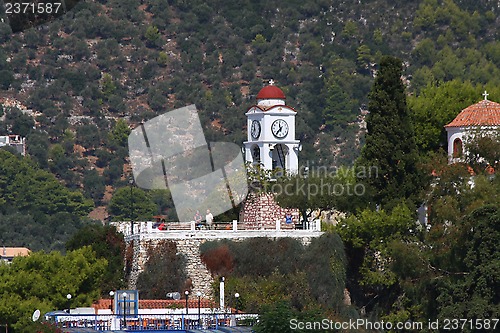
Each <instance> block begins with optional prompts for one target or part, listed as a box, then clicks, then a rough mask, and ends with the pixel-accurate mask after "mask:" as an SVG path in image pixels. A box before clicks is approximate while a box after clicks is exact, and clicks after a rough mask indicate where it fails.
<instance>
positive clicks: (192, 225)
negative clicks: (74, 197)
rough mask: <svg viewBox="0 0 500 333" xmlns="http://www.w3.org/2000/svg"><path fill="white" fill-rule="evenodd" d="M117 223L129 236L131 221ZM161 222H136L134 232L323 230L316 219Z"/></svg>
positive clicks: (120, 230) (113, 223) (115, 223)
mask: <svg viewBox="0 0 500 333" xmlns="http://www.w3.org/2000/svg"><path fill="white" fill-rule="evenodd" d="M111 224H112V225H115V226H116V228H117V229H118V231H119V232H122V233H123V234H124V235H126V236H129V235H130V234H131V232H130V221H123V222H111ZM158 227H159V223H157V222H152V221H147V222H134V230H133V234H151V233H166V232H179V231H191V232H198V231H199V232H232V231H251V230H260V231H262V230H269V231H288V232H290V231H309V232H310V231H318V232H320V231H321V221H320V220H314V221H310V222H305V223H302V222H301V223H296V224H285V223H283V221H282V220H279V219H277V220H276V221H275V224H274V225H260V226H247V227H246V226H245V224H244V223H242V222H238V221H237V220H233V221H231V222H214V224H213V225H212V227H211V228H210V229H209V228H208V227H207V226H206V225H203V224H202V225H197V224H196V222H195V221H189V222H164V229H159V228H158Z"/></svg>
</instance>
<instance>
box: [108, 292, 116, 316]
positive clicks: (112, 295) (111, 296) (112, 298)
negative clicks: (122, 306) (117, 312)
mask: <svg viewBox="0 0 500 333" xmlns="http://www.w3.org/2000/svg"><path fill="white" fill-rule="evenodd" d="M114 296H115V292H114V291H113V290H111V291H110V292H109V297H110V298H111V307H110V308H111V313H113V301H114Z"/></svg>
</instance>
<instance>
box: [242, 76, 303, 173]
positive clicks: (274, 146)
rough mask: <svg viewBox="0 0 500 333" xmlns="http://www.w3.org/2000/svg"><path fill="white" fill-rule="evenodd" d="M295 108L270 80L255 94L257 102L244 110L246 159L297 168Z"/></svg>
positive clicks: (289, 169) (289, 170)
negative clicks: (287, 103)
mask: <svg viewBox="0 0 500 333" xmlns="http://www.w3.org/2000/svg"><path fill="white" fill-rule="evenodd" d="M296 114H297V112H296V111H295V110H294V109H293V108H291V107H289V106H287V105H286V104H285V94H284V93H283V91H282V90H281V89H280V88H278V87H276V86H275V85H274V84H273V81H272V80H271V82H270V84H269V85H268V86H266V87H264V88H262V89H261V90H260V91H259V93H258V94H257V104H256V105H252V106H251V107H250V108H249V109H248V111H247V113H246V116H247V128H248V134H247V141H245V142H244V145H245V160H246V162H249V163H250V164H252V165H260V166H261V167H262V168H263V169H265V170H275V169H281V170H283V171H286V172H287V173H297V172H298V168H299V165H298V153H299V149H300V141H299V140H295V115H296Z"/></svg>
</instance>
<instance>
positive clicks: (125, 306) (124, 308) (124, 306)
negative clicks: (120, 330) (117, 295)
mask: <svg viewBox="0 0 500 333" xmlns="http://www.w3.org/2000/svg"><path fill="white" fill-rule="evenodd" d="M122 297H123V306H122V308H123V327H124V328H127V293H126V292H123V294H122Z"/></svg>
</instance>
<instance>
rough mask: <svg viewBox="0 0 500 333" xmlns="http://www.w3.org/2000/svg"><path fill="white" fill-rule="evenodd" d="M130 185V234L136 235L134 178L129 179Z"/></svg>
mask: <svg viewBox="0 0 500 333" xmlns="http://www.w3.org/2000/svg"><path fill="white" fill-rule="evenodd" d="M128 183H129V184H130V234H131V235H133V234H134V195H133V193H132V189H133V186H134V177H132V176H131V177H130V178H129V179H128Z"/></svg>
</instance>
